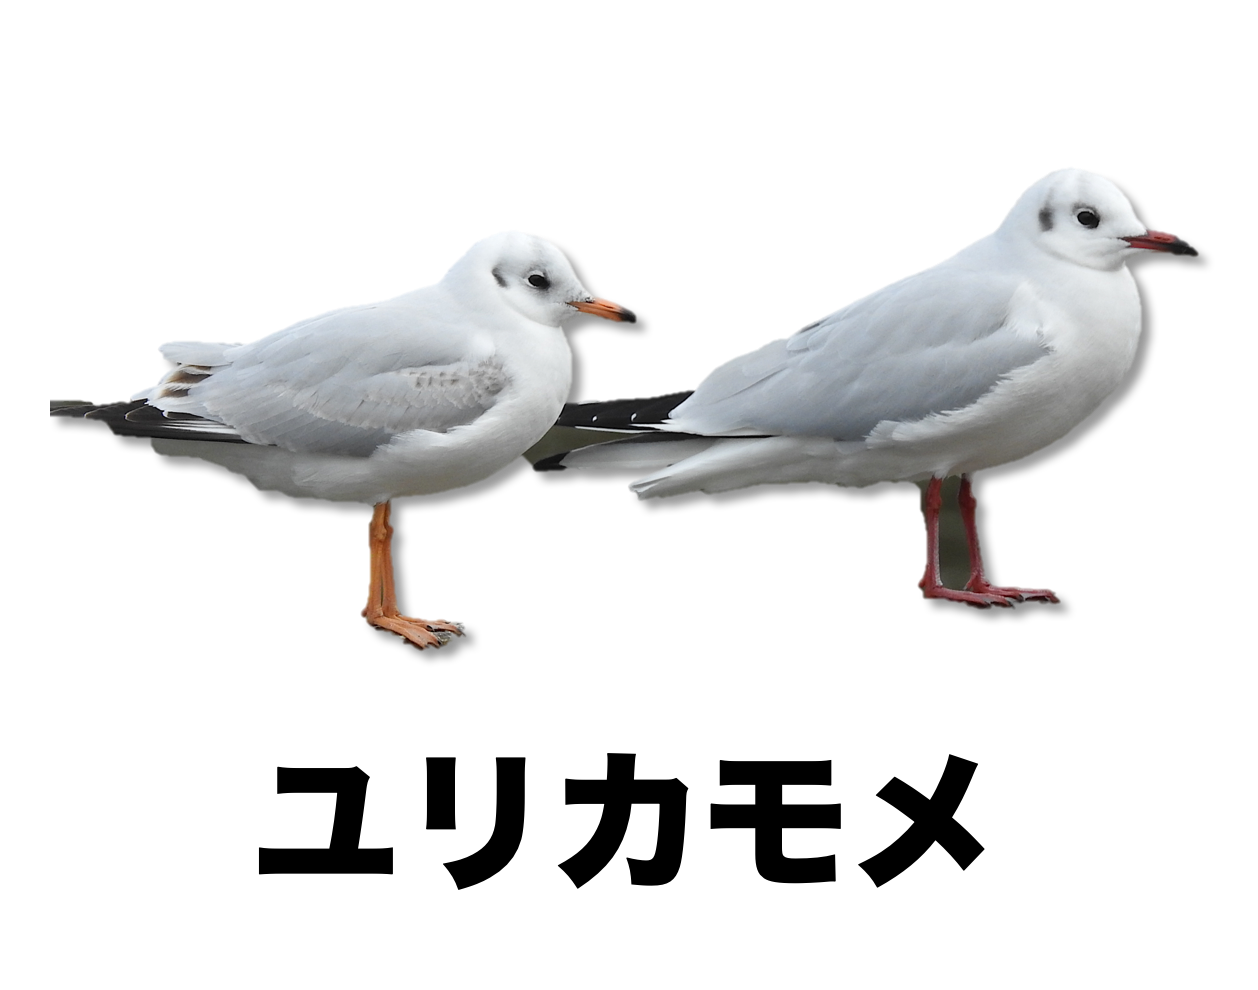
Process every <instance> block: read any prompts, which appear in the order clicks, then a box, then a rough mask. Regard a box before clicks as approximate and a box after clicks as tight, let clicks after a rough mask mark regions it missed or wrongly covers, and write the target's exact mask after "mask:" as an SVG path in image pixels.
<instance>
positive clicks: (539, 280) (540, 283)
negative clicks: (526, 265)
mask: <svg viewBox="0 0 1258 990" xmlns="http://www.w3.org/2000/svg"><path fill="white" fill-rule="evenodd" d="M529 285H531V286H533V288H535V289H549V288H550V279H548V278H547V277H546V276H545V275H542V274H539V273H537V272H534V273H533V274H532V275H530V276H529Z"/></svg>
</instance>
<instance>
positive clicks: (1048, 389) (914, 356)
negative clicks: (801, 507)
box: [539, 169, 1196, 606]
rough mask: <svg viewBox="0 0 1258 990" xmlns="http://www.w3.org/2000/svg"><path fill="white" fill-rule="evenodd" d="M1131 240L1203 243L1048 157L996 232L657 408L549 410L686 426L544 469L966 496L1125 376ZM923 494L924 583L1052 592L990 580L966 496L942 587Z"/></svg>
mask: <svg viewBox="0 0 1258 990" xmlns="http://www.w3.org/2000/svg"><path fill="white" fill-rule="evenodd" d="M1142 249H1146V250H1155V251H1169V252H1172V253H1176V254H1196V251H1194V250H1193V249H1192V248H1191V247H1189V246H1188V245H1187V244H1185V243H1184V242H1183V241H1181V240H1179V239H1178V238H1175V237H1173V236H1171V235H1168V234H1162V233H1159V232H1157V231H1149V230H1147V229H1146V228H1145V226H1144V224H1143V223H1141V222H1140V220H1139V219H1138V218H1137V217H1136V214H1135V212H1134V210H1133V209H1132V207H1131V204H1130V203H1129V202H1128V201H1127V198H1126V196H1124V195H1123V193H1122V192H1121V191H1120V190H1119V189H1118V188H1117V187H1116V186H1115V185H1114V184H1113V183H1112V182H1110V181H1109V180H1107V179H1104V178H1101V177H1100V176H1097V175H1092V174H1090V173H1088V172H1083V171H1079V170H1076V169H1068V170H1064V171H1060V172H1054V173H1052V174H1051V175H1049V176H1047V177H1045V178H1044V179H1042V180H1040V181H1039V182H1037V183H1036V184H1035V185H1033V186H1032V187H1031V188H1030V189H1028V190H1027V191H1026V192H1025V193H1024V194H1023V195H1022V196H1021V198H1020V199H1019V200H1018V202H1017V204H1016V205H1015V206H1014V208H1013V209H1012V211H1011V212H1010V213H1009V215H1008V217H1007V218H1006V219H1005V221H1004V223H1002V224H1001V226H1000V227H999V228H998V229H997V230H996V231H995V233H993V234H991V235H990V236H988V237H985V238H983V239H982V240H980V241H978V242H977V243H976V244H973V245H971V246H970V247H968V248H966V249H965V250H963V251H961V252H960V253H959V254H957V255H955V256H954V257H952V258H950V259H948V260H947V261H945V262H943V263H942V264H940V265H937V266H936V267H934V268H931V269H929V270H928V271H924V272H921V273H919V274H917V275H913V276H911V277H909V278H906V279H904V280H903V281H900V282H896V283H895V284H893V285H890V286H887V287H886V288H885V289H882V290H880V291H878V292H876V293H874V294H873V295H871V296H868V297H866V298H865V299H862V300H860V301H858V302H856V303H853V304H852V305H850V306H848V307H847V308H845V309H841V310H839V311H838V312H836V313H833V314H831V315H830V316H828V317H826V318H825V319H823V320H819V321H818V322H816V323H814V324H812V325H810V326H808V327H805V328H804V329H803V330H800V331H799V332H798V333H796V334H795V335H794V336H791V337H788V338H786V339H784V340H776V341H774V342H772V343H770V344H767V345H766V346H764V347H762V348H761V349H760V350H758V351H754V352H753V353H751V354H747V355H744V356H743V357H740V358H736V359H734V360H733V361H730V362H729V363H727V364H725V365H722V366H721V367H719V368H717V369H716V370H715V371H714V372H712V374H710V375H709V376H708V377H707V378H706V379H705V380H704V381H703V382H702V383H701V384H700V385H699V387H698V388H697V389H695V391H694V392H693V393H692V394H690V395H689V396H688V397H684V399H683V401H680V402H678V403H676V404H674V405H672V406H671V408H666V409H664V410H662V413H663V414H661V409H660V406H659V401H658V400H643V403H642V405H643V407H644V408H646V407H649V408H651V409H652V410H653V415H635V414H633V413H632V412H631V411H630V410H631V408H632V403H631V401H623V400H622V401H621V402H618V403H610V404H600V403H589V404H579V405H575V406H571V407H569V408H568V409H567V410H566V411H565V414H564V416H563V417H562V418H561V420H560V423H561V424H562V425H567V426H577V427H583V428H588V429H609V428H610V429H616V430H621V431H625V432H639V433H641V432H645V433H655V434H657V435H661V434H677V435H687V436H690V437H694V438H695V439H693V440H686V441H674V442H659V441H656V442H646V441H647V440H648V438H646V437H641V438H637V439H635V440H634V441H629V442H621V443H611V444H604V445H600V446H590V447H585V448H583V449H580V450H577V451H575V452H572V453H569V454H567V455H562V456H559V457H554V458H551V459H549V460H548V461H545V462H542V463H541V464H539V467H540V468H543V469H545V468H555V467H568V466H580V465H593V464H606V465H616V464H622V465H631V466H633V467H635V468H637V469H639V470H641V469H646V468H654V469H656V470H654V471H653V473H651V474H649V475H647V476H646V477H643V478H641V479H640V480H638V481H636V482H634V484H633V485H632V488H633V490H634V491H635V492H637V493H638V495H639V496H641V497H643V498H654V497H660V496H666V495H678V494H682V493H685V492H693V491H704V492H719V491H727V490H730V489H735V488H743V487H747V486H749V485H759V484H767V483H780V482H795V481H821V482H827V483H832V484H839V485H856V486H861V485H869V484H873V483H875V482H880V481H919V480H927V479H929V480H930V483H931V490H933V492H934V497H935V499H936V500H937V498H938V483H939V481H940V479H942V478H945V477H947V476H950V475H961V476H962V477H963V491H962V499H963V510H964V509H965V505H964V502H965V500H967V499H971V498H972V497H971V495H970V491H969V483H968V475H969V474H971V473H972V472H975V471H978V470H981V469H983V468H987V467H992V466H994V465H997V464H1003V463H1006V462H1008V461H1012V460H1017V459H1018V458H1021V457H1025V456H1026V455H1028V454H1030V453H1033V452H1034V451H1036V450H1039V449H1040V448H1041V447H1044V446H1046V445H1047V444H1050V443H1052V442H1053V441H1055V440H1057V439H1059V438H1060V437H1062V436H1064V435H1065V434H1066V433H1068V432H1069V431H1070V430H1071V429H1073V428H1074V427H1075V426H1076V425H1077V424H1078V423H1079V422H1081V421H1082V420H1083V419H1084V418H1085V417H1087V416H1088V415H1089V414H1090V413H1091V412H1092V411H1093V410H1095V409H1096V407H1097V406H1098V405H1100V403H1101V402H1102V401H1103V400H1104V399H1105V397H1106V396H1108V395H1109V394H1110V393H1111V392H1112V391H1113V390H1114V388H1115V387H1116V386H1117V385H1118V384H1119V382H1120V381H1122V379H1123V377H1124V375H1126V373H1127V371H1128V370H1129V369H1130V367H1131V364H1132V361H1133V359H1134V357H1135V353H1136V345H1137V342H1138V340H1139V336H1140V325H1141V314H1140V297H1139V295H1138V293H1137V291H1136V284H1135V280H1134V279H1133V278H1132V276H1131V273H1130V272H1129V271H1128V270H1127V267H1126V261H1127V259H1128V258H1129V257H1130V256H1131V255H1133V254H1135V253H1136V252H1137V251H1139V250H1142ZM666 405H667V404H666ZM930 498H931V491H929V490H928V530H929V535H930V540H931V550H930V552H931V555H932V563H928V568H927V576H926V578H924V581H923V588H924V590H925V591H926V594H927V595H928V597H946V598H955V599H957V600H961V601H965V602H967V603H968V604H972V605H978V606H987V605H1008V604H1011V602H1012V601H1014V600H1018V599H1020V598H1039V599H1044V600H1051V601H1055V600H1056V599H1055V597H1054V596H1053V595H1052V593H1051V592H1046V591H1044V590H1043V589H1031V590H1028V589H1018V588H996V587H995V586H992V585H990V584H989V583H988V582H987V581H986V579H985V577H983V574H982V563H981V556H980V554H979V550H978V538H977V533H976V532H975V531H974V529H973V526H972V524H973V518H972V515H973V512H972V509H971V510H970V511H969V518H968V524H969V525H970V536H971V540H970V549H971V564H972V576H971V580H970V583H969V584H968V585H967V588H968V589H969V590H968V591H966V592H960V591H953V590H952V589H945V588H942V587H941V586H939V585H938V580H937V573H935V571H937V564H935V563H933V560H934V558H933V555H934V554H935V552H936V550H935V543H934V541H935V538H936V534H935V531H934V528H933V527H934V525H935V523H936V522H937V519H932V518H931V516H930V508H929V503H930ZM935 511H936V512H937V506H936V510H935ZM932 568H934V571H932Z"/></svg>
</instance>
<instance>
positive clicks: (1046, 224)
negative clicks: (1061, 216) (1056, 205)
mask: <svg viewBox="0 0 1258 990" xmlns="http://www.w3.org/2000/svg"><path fill="white" fill-rule="evenodd" d="M1052 229H1053V211H1052V209H1050V208H1049V207H1047V206H1045V207H1044V208H1043V209H1042V210H1040V230H1052Z"/></svg>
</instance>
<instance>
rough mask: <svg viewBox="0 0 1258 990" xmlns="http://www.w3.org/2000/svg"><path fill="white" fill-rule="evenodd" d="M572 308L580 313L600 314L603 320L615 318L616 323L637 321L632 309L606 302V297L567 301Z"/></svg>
mask: <svg viewBox="0 0 1258 990" xmlns="http://www.w3.org/2000/svg"><path fill="white" fill-rule="evenodd" d="M568 305H569V306H571V307H573V308H574V309H579V310H580V311H581V312H582V313H593V314H594V315H595V316H601V317H602V318H603V319H605V320H615V321H616V322H617V323H637V322H638V318H637V317H636V316H634V315H633V311H632V310H628V309H625V307H624V306H617V305H616V304H615V303H614V302H608V301H607V300H606V299H586V300H578V301H577V302H570V303H568Z"/></svg>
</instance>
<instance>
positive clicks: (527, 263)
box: [441, 233, 637, 327]
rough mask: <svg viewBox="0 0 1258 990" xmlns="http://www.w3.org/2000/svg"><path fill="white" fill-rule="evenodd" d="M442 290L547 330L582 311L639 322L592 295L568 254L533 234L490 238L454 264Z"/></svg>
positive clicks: (629, 313) (496, 235)
mask: <svg viewBox="0 0 1258 990" xmlns="http://www.w3.org/2000/svg"><path fill="white" fill-rule="evenodd" d="M441 284H442V285H444V286H445V287H446V288H447V289H449V290H450V291H451V292H453V293H454V294H455V295H457V296H459V297H460V298H461V299H463V300H464V301H465V302H467V303H468V304H470V305H473V306H479V305H483V304H485V303H487V302H489V301H490V300H493V301H496V302H497V303H499V304H501V305H506V306H508V307H509V308H511V309H513V310H514V311H515V312H517V313H519V314H520V315H521V316H524V317H525V318H527V319H530V320H532V321H533V322H535V323H542V324H544V325H546V326H552V327H558V326H560V325H562V324H563V322H564V321H565V320H567V319H570V318H571V317H573V316H576V314H577V312H578V311H580V312H583V313H593V314H594V315H595V316H601V317H604V318H605V319H608V320H616V321H618V322H625V323H633V322H635V321H636V319H637V318H636V317H635V316H634V315H633V313H631V312H630V311H629V310H627V309H625V308H624V307H622V306H617V305H616V304H615V303H612V302H608V301H607V300H605V299H595V298H594V296H592V295H590V293H589V291H588V290H587V289H586V288H585V286H583V285H582V284H581V282H580V280H579V279H578V278H577V275H576V272H574V271H573V270H572V265H571V264H569V263H568V259H567V258H566V257H564V253H563V252H562V251H560V250H559V248H557V247H555V245H553V244H551V243H550V242H549V241H544V240H542V239H541V238H540V237H534V236H532V235H531V234H519V233H506V234H495V235H494V236H493V237H486V238H485V239H484V240H483V241H479V242H477V243H476V244H474V245H472V248H471V250H470V251H468V252H467V254H465V255H464V256H463V257H462V258H460V259H459V260H458V261H457V262H455V264H454V267H453V268H451V269H450V271H448V272H447V273H446V276H445V278H443V279H442V280H441Z"/></svg>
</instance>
